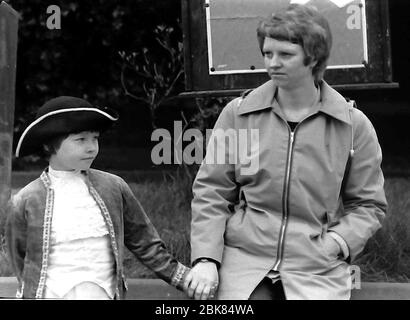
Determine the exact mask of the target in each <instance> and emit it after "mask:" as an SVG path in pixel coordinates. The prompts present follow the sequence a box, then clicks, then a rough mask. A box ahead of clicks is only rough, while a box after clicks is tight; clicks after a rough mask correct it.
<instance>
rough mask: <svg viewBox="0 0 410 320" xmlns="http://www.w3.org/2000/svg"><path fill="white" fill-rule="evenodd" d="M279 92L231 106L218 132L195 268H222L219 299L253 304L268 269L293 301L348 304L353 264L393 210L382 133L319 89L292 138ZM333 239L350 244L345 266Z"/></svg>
mask: <svg viewBox="0 0 410 320" xmlns="http://www.w3.org/2000/svg"><path fill="white" fill-rule="evenodd" d="M275 92H276V87H275V85H274V83H273V82H272V81H269V82H267V83H265V84H263V85H262V86H260V87H258V88H257V89H255V90H253V91H252V92H251V93H249V94H248V95H247V96H246V97H243V98H237V99H234V100H233V101H231V102H230V103H229V104H228V105H227V106H226V107H225V108H224V109H223V111H222V112H221V114H220V116H219V118H218V120H217V122H216V124H215V127H214V130H213V135H212V137H211V139H210V141H209V144H208V148H207V154H206V157H205V159H204V161H203V163H202V165H201V167H200V169H199V172H198V174H197V176H196V179H195V182H194V185H193V194H194V199H193V201H192V224H191V247H192V256H191V258H192V261H195V260H196V259H198V258H200V257H207V258H211V259H214V260H216V261H217V262H219V263H220V269H219V277H220V285H219V292H218V297H219V298H220V299H247V298H248V297H249V296H250V294H251V293H252V291H253V290H254V289H255V287H256V286H257V285H258V283H259V282H260V281H261V280H262V279H263V277H264V276H265V275H267V273H268V272H269V271H270V270H275V271H278V272H279V273H280V277H281V280H282V283H283V286H284V290H285V294H286V297H287V299H348V298H349V297H350V281H351V277H350V270H351V267H350V263H352V262H353V261H354V260H355V258H356V257H357V256H358V254H359V253H360V252H361V251H362V250H363V248H364V246H365V244H366V242H367V241H368V239H369V238H370V237H371V236H372V235H373V234H374V233H375V232H376V231H377V230H378V229H379V228H380V227H381V222H382V220H383V218H384V216H385V212H386V207H387V203H386V198H385V193H384V177H383V174H382V170H381V167H380V166H381V161H382V153H381V149H380V146H379V143H378V140H377V136H376V132H375V130H374V128H373V126H372V124H371V122H370V121H369V120H368V118H367V117H366V116H365V115H364V114H363V113H362V112H361V111H360V110H358V109H357V108H353V107H352V104H351V103H348V102H347V101H346V100H345V99H344V98H343V97H342V96H341V95H340V94H339V93H337V92H336V91H335V90H334V89H332V88H331V87H330V86H329V85H327V84H326V83H325V82H322V83H321V84H320V99H319V102H318V103H317V104H316V105H314V106H312V109H311V112H310V114H309V115H308V116H306V117H305V118H304V119H303V120H302V121H301V122H299V124H298V125H297V126H296V128H295V131H294V132H293V133H292V132H291V130H290V127H289V125H288V123H287V121H286V120H285V117H284V115H283V112H282V111H281V108H280V106H279V105H278V103H277V101H276V100H275ZM227 129H232V130H227ZM241 130H242V133H241V132H240V131H241ZM252 130H254V131H253V133H254V134H252ZM255 130H256V131H255ZM243 132H245V134H243ZM255 132H256V133H255ZM221 135H222V139H220V137H221ZM241 136H242V140H241V138H240V137H241ZM244 136H248V139H244ZM232 137H234V138H236V139H237V140H236V144H235V143H233V144H232V141H230V138H232ZM228 143H231V144H230V145H228ZM235 145H236V147H237V149H236V150H239V151H237V153H236V155H237V157H235V152H233V151H232V150H235V148H233V147H232V146H235ZM241 147H242V149H244V147H246V150H245V152H244V151H243V150H242V151H241ZM221 152H222V154H223V156H222V158H224V157H225V161H224V162H220V161H219V162H218V160H217V159H221V158H218V157H219V156H220V155H221ZM216 153H219V154H218V155H216ZM241 154H242V156H241ZM238 155H239V156H238ZM232 156H233V157H232ZM230 157H231V158H230ZM233 159H236V161H234V162H232V160H233ZM349 167H350V169H349ZM329 231H333V232H336V233H337V235H339V236H340V237H342V239H343V240H344V241H345V243H346V244H347V247H348V249H349V257H348V258H347V259H343V258H341V257H340V255H339V248H338V246H335V240H334V239H333V238H332V237H331V236H330V234H329V233H328V232H329ZM335 248H337V250H335Z"/></svg>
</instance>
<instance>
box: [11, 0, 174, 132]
mask: <svg viewBox="0 0 410 320" xmlns="http://www.w3.org/2000/svg"><path fill="white" fill-rule="evenodd" d="M6 2H8V3H9V4H10V5H11V6H12V7H13V8H14V9H15V10H16V11H18V12H19V14H20V16H21V19H20V21H19V39H18V40H19V41H18V57H17V79H16V117H15V119H16V121H15V124H16V126H15V128H16V132H19V131H21V129H22V126H23V125H25V121H26V120H27V118H30V117H32V116H33V113H34V110H35V109H37V108H38V106H40V105H41V104H43V103H44V101H46V100H48V99H50V98H52V97H55V96H58V95H74V96H79V97H84V98H88V99H90V101H92V102H94V103H96V104H102V105H111V106H114V107H117V106H118V107H119V106H122V105H123V104H125V103H128V104H129V102H128V100H127V97H126V96H125V95H124V94H123V90H122V86H121V79H120V74H121V67H122V61H121V59H120V57H119V56H118V51H125V52H133V51H136V50H137V48H142V47H145V48H147V50H149V51H150V54H152V55H153V56H155V55H156V54H158V55H162V54H163V53H162V52H159V51H158V52H157V51H156V50H157V48H158V46H157V42H156V40H155V37H156V32H157V31H156V30H157V29H158V26H167V28H174V29H177V27H178V22H177V20H178V19H179V17H180V1H179V0H167V1H150V0H117V1H114V0H104V1H103V0H53V1H51V0H6ZM49 5H58V6H59V7H60V8H61V16H62V17H61V29H60V30H49V29H48V28H47V27H46V21H47V18H48V17H49V14H47V12H46V10H47V7H48V6H49ZM176 36H178V37H180V38H182V35H181V34H178V35H176ZM152 59H154V57H153V58H152ZM139 85H141V84H139ZM137 92H138V90H137ZM134 105H135V103H134Z"/></svg>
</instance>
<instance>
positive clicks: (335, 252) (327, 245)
mask: <svg viewBox="0 0 410 320" xmlns="http://www.w3.org/2000/svg"><path fill="white" fill-rule="evenodd" d="M319 243H320V244H321V248H322V251H323V253H324V254H325V255H326V257H328V258H329V259H330V260H331V261H333V260H337V259H338V258H339V252H340V247H339V244H338V243H337V242H336V240H335V239H333V238H332V236H331V235H329V233H328V232H325V233H323V234H322V236H321V237H320V239H319Z"/></svg>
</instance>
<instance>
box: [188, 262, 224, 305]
mask: <svg viewBox="0 0 410 320" xmlns="http://www.w3.org/2000/svg"><path fill="white" fill-rule="evenodd" d="M217 289H218V270H217V268H216V264H215V263H214V262H212V261H205V262H203V261H201V262H198V263H197V264H196V265H195V266H194V267H193V268H192V269H191V271H190V272H189V274H188V275H187V276H186V278H185V283H184V291H185V292H186V294H187V295H188V296H189V297H190V298H195V300H207V299H213V298H214V297H215V293H216V291H217Z"/></svg>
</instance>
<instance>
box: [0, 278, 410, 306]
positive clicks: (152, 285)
mask: <svg viewBox="0 0 410 320" xmlns="http://www.w3.org/2000/svg"><path fill="white" fill-rule="evenodd" d="M16 289H17V282H16V279H15V278H14V277H2V278H1V277H0V298H6V299H7V298H14V296H15V293H16ZM126 299H127V300H186V299H188V298H187V297H186V296H185V294H184V293H183V292H181V291H178V290H176V289H175V288H173V287H171V286H170V285H168V284H167V283H165V282H164V281H162V280H159V279H129V280H128V293H127V296H126ZM352 300H410V283H386V282H363V283H362V284H361V289H354V290H352Z"/></svg>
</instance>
